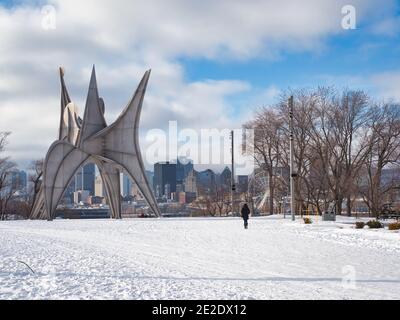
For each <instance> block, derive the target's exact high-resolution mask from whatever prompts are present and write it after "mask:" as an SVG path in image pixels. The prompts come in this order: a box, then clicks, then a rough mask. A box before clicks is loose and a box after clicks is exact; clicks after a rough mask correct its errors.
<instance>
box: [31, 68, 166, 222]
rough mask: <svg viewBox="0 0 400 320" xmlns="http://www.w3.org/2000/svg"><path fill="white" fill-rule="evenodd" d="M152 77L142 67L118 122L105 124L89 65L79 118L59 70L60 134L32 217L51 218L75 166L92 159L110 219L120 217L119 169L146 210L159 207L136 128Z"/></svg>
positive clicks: (50, 152)
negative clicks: (139, 192) (87, 82)
mask: <svg viewBox="0 0 400 320" xmlns="http://www.w3.org/2000/svg"><path fill="white" fill-rule="evenodd" d="M149 76H150V70H148V71H146V73H145V74H144V76H143V78H142V80H141V81H140V83H139V86H138V88H137V89H136V91H135V93H134V95H133V97H132V99H131V100H130V101H129V103H128V105H127V106H126V107H125V109H124V110H123V111H122V113H121V114H120V116H119V117H118V118H117V120H115V121H114V123H112V124H111V125H109V126H107V124H106V120H105V118H104V112H105V106H104V101H103V99H102V98H100V97H99V93H98V89H97V82H96V72H95V67H94V66H93V69H92V75H91V79H90V84H89V91H88V95H87V99H86V106H85V112H84V116H83V119H81V118H80V117H79V116H78V112H77V108H76V106H75V104H74V103H73V102H72V101H71V99H70V96H69V94H68V90H67V88H66V85H65V82H64V71H63V69H62V68H60V81H61V116H60V126H59V137H58V140H56V141H55V142H54V143H53V144H52V145H51V146H50V148H49V150H48V152H47V155H46V158H45V161H44V167H43V181H42V184H41V187H40V190H39V192H38V194H37V195H36V198H35V201H34V204H33V206H32V210H31V218H32V219H48V220H52V219H53V218H54V217H55V212H56V208H57V205H58V203H59V202H60V200H61V199H62V197H63V196H64V194H65V192H66V189H67V187H68V185H69V184H70V183H71V181H72V179H73V178H74V176H75V174H76V172H77V171H78V169H79V168H80V167H82V166H84V165H85V164H87V163H89V162H90V163H95V164H96V165H97V167H98V169H99V171H100V175H101V177H102V180H103V185H104V188H105V191H106V195H107V197H108V202H109V205H110V209H111V216H112V218H116V219H120V218H121V201H120V197H121V195H120V173H121V172H123V173H125V174H126V175H128V176H129V177H130V178H131V179H132V180H133V182H134V183H136V184H137V186H138V188H139V190H140V191H141V193H142V194H143V196H144V198H145V199H146V201H147V203H148V205H149V208H150V210H151V211H152V212H153V213H154V214H155V215H157V216H160V210H159V208H158V205H157V201H156V199H155V197H154V194H153V192H152V191H151V189H150V185H149V182H148V181H147V177H146V174H145V169H144V165H143V160H142V156H141V153H140V148H139V139H138V130H139V119H140V112H141V110H142V104H143V98H144V94H145V91H146V87H147V83H148V80H149Z"/></svg>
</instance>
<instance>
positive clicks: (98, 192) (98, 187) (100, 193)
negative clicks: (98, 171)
mask: <svg viewBox="0 0 400 320" xmlns="http://www.w3.org/2000/svg"><path fill="white" fill-rule="evenodd" d="M94 195H95V196H97V197H104V196H105V192H104V188H103V180H102V179H101V176H100V175H98V176H97V177H96V179H95V182H94Z"/></svg>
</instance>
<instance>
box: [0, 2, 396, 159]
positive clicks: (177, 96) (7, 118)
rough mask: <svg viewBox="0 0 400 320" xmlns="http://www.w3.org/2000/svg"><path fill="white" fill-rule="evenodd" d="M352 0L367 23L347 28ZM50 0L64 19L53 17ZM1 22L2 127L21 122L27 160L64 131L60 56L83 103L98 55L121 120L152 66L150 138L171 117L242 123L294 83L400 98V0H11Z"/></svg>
mask: <svg viewBox="0 0 400 320" xmlns="http://www.w3.org/2000/svg"><path fill="white" fill-rule="evenodd" d="M347 4H350V5H353V7H354V8H355V10H356V18H357V28H356V29H355V30H344V29H343V28H342V27H341V20H342V18H343V14H342V13H341V9H342V7H343V6H344V5H347ZM45 5H50V6H51V7H52V8H54V14H55V17H56V20H55V21H56V25H55V28H54V29H50V30H48V29H46V28H44V27H43V24H42V23H43V19H44V18H45V17H46V14H47V13H46V12H47V11H43V8H44V6H45ZM0 27H1V29H2V32H1V34H0V43H1V46H0V71H1V73H0V95H1V96H2V101H0V113H1V117H0V130H2V131H12V135H11V137H10V145H9V147H8V152H9V154H10V156H12V158H13V159H15V160H16V161H17V162H18V163H20V164H21V165H26V163H28V162H29V161H30V160H31V159H32V158H37V157H41V155H43V153H45V151H46V149H47V148H48V145H49V144H50V143H51V142H52V141H53V140H54V136H55V132H56V131H57V125H58V118H59V114H58V112H59V109H58V103H59V87H58V79H57V68H58V66H60V65H61V66H63V67H64V68H65V70H66V81H67V85H68V87H69V90H70V93H71V95H72V97H73V100H74V102H76V104H77V105H78V107H79V108H80V110H81V111H82V110H83V108H84V103H85V94H86V90H87V84H88V81H89V73H90V69H91V65H92V64H96V69H97V74H98V83H99V89H100V92H101V95H102V96H103V97H104V99H105V102H106V110H107V112H106V118H107V120H108V121H109V122H111V121H113V119H114V118H115V117H116V116H117V115H118V113H119V112H120V110H121V109H122V108H123V106H124V104H125V103H126V101H127V100H128V99H129V97H130V95H131V94H132V92H133V90H134V88H135V86H136V84H137V81H139V79H140V77H141V76H142V74H143V72H144V71H145V70H146V69H148V68H152V75H151V78H150V82H149V88H148V93H147V95H146V99H145V105H144V109H143V114H142V128H143V130H142V134H141V144H142V146H143V148H146V146H147V145H148V141H147V140H146V132H147V131H148V130H151V129H153V128H160V129H165V128H166V127H167V125H168V121H171V120H175V121H178V126H179V127H180V128H193V129H196V130H197V129H201V128H208V127H210V128H238V127H240V126H241V125H242V124H243V122H245V121H247V120H249V119H251V117H252V115H253V114H254V112H255V111H256V110H257V108H259V107H260V106H263V105H268V104H272V103H274V102H276V101H277V98H278V95H279V93H280V91H283V90H286V89H287V88H295V89H297V88H307V87H316V86H319V85H335V86H337V87H338V88H343V87H348V88H351V89H364V90H366V91H367V92H368V93H370V94H371V95H372V96H373V97H374V98H376V99H386V100H394V101H400V85H399V84H400V41H399V38H400V2H399V1H397V0H383V1H377V0H351V1H347V0H346V1H345V0H326V1H319V0H305V1H302V2H301V5H300V4H299V1H295V0H281V1H278V0H253V1H240V0H229V1H228V0H219V1H213V0H204V1H201V2H199V1H194V0H193V1H191V0H186V1H180V0H170V1H168V3H167V2H165V1H161V0H159V1H157V0H147V1H144V0H143V1H142V0H135V1H128V0H126V1H125V0H121V1H111V0H110V1H109V0H103V1H101V2H99V1H95V0H85V1H78V0H68V1H61V0H49V1H23V0H20V1H4V0H1V1H0ZM30 110H35V112H34V114H31V111H30ZM21 124H24V125H23V126H22V125H21ZM27 146H28V147H29V149H30V150H31V152H30V153H29V154H27V153H26V152H25V150H26V148H27Z"/></svg>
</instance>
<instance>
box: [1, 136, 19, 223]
mask: <svg viewBox="0 0 400 320" xmlns="http://www.w3.org/2000/svg"><path fill="white" fill-rule="evenodd" d="M9 135H10V133H9V132H0V220H5V219H6V217H7V213H8V212H7V210H8V206H9V204H10V201H11V200H12V199H13V197H14V195H15V192H16V190H15V188H14V186H13V183H12V179H11V174H12V171H13V170H15V168H16V165H15V163H14V162H12V161H10V160H9V158H8V157H1V153H2V152H3V151H4V148H5V145H6V143H7V137H8V136H9Z"/></svg>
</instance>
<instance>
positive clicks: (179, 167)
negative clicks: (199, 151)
mask: <svg viewBox="0 0 400 320" xmlns="http://www.w3.org/2000/svg"><path fill="white" fill-rule="evenodd" d="M192 170H193V162H192V160H190V159H187V158H185V157H180V158H178V159H177V160H176V181H177V183H179V184H182V183H183V181H184V180H185V178H186V177H187V176H188V174H189V172H190V171H192Z"/></svg>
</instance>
